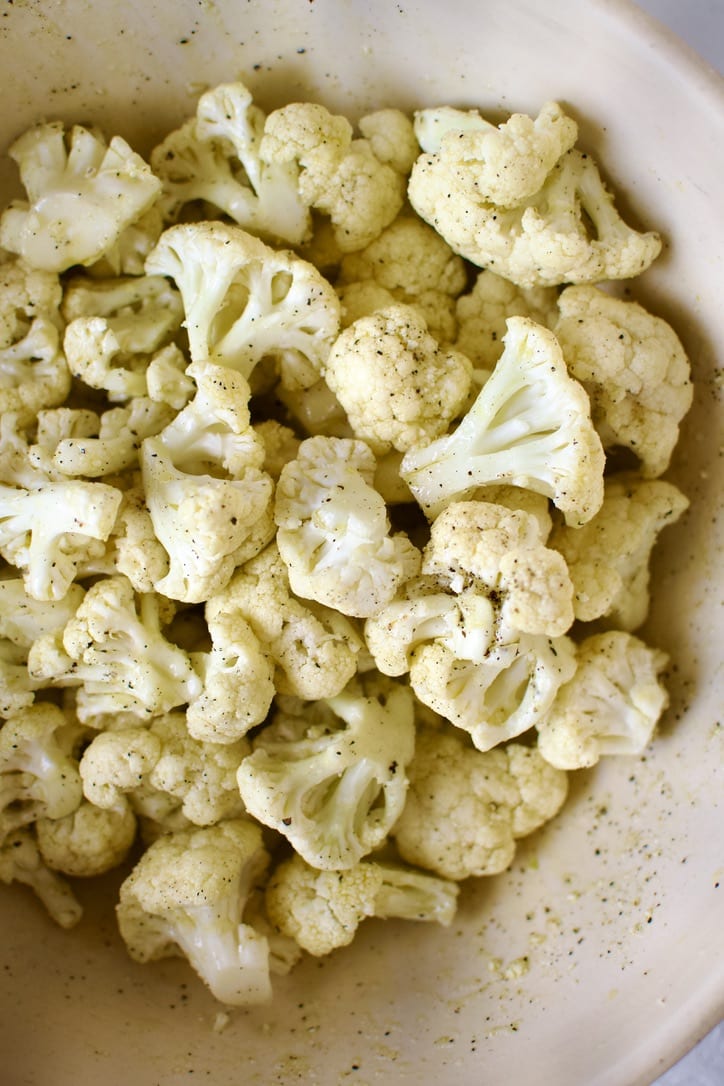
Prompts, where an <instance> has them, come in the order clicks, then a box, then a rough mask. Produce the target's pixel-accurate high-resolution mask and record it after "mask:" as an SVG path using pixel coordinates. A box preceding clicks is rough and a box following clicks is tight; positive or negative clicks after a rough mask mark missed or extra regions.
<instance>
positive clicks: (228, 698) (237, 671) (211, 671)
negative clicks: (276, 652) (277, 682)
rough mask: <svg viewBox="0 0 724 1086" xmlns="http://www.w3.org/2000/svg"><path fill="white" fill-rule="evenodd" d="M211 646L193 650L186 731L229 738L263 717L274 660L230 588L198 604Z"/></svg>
mask: <svg viewBox="0 0 724 1086" xmlns="http://www.w3.org/2000/svg"><path fill="white" fill-rule="evenodd" d="M204 614H205V616H206V623H207V625H208V628H209V633H210V635H211V641H212V645H211V651H210V652H208V653H195V654H194V662H195V665H196V669H197V671H198V673H199V675H200V676H201V682H202V689H201V691H200V693H199V694H198V696H197V697H195V698H194V699H193V700H192V701H191V703H190V705H189V707H188V710H187V712H186V723H187V725H188V730H189V733H190V734H191V735H192V736H193V737H194V738H195V739H198V740H201V741H204V742H209V743H235V742H236V741H237V740H238V739H240V738H241V737H242V736H244V735H246V733H247V732H248V731H249V730H250V729H251V728H253V727H255V726H256V725H257V724H261V723H262V721H263V720H264V719H265V717H266V715H267V713H268V712H269V708H270V706H271V703H272V700H273V698H274V692H275V691H274V665H273V663H272V661H271V660H270V659H269V657H268V655H267V654H266V652H265V651H264V649H263V647H262V646H261V645H260V643H259V641H258V639H257V637H256V635H255V634H254V631H253V629H252V628H251V626H250V624H249V623H248V622H246V621H245V619H244V618H243V615H242V614H241V613H240V609H239V608H238V607H237V605H236V601H235V599H234V593H233V589H232V590H231V591H229V592H223V591H222V592H220V593H219V594H218V595H215V596H211V597H210V598H209V599H208V600H207V602H206V605H205V607H204Z"/></svg>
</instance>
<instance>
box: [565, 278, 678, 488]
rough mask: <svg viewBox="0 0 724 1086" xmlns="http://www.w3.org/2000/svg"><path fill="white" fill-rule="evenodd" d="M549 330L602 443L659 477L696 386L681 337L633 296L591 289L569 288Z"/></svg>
mask: <svg viewBox="0 0 724 1086" xmlns="http://www.w3.org/2000/svg"><path fill="white" fill-rule="evenodd" d="M558 309H559V311H560V316H559V319H558V321H557V323H556V324H555V326H554V327H555V333H556V337H557V338H558V341H559V343H560V345H561V349H562V351H563V355H564V357H565V359H566V364H567V366H568V369H569V371H570V373H571V375H572V376H573V377H575V378H576V379H577V380H578V381H580V382H581V384H582V385H583V387H584V388H585V389H586V391H587V392H588V395H589V397H590V400H591V414H592V418H593V424H594V426H595V427H596V429H597V430H598V433H599V435H600V437H601V440H602V442H603V445H604V448H606V449H615V448H616V447H624V448H626V449H629V450H631V452H632V453H633V454H634V456H636V457H637V459H638V460H639V461H640V470H641V473H642V474H643V475H645V476H647V477H648V478H652V477H655V476H658V475H662V474H663V472H665V471H666V469H667V468H668V466H669V463H670V461H671V456H672V453H673V451H674V446H675V445H676V442H677V441H678V439H679V424H680V422H681V420H682V419H683V417H684V415H685V414H686V413H687V411H688V410H689V408H690V407H691V403H692V399H693V395H694V386H693V384H692V381H691V376H690V367H689V360H688V358H687V356H686V352H685V351H684V348H683V346H682V343H681V341H680V339H679V337H678V336H677V335H676V332H674V330H673V328H672V327H671V325H669V324H667V322H666V321H665V320H663V319H662V318H661V317H656V316H654V315H653V314H652V313H649V312H647V311H646V310H645V309H644V307H643V306H641V305H639V304H638V302H631V301H624V300H623V299H620V298H614V297H612V296H611V295H610V294H606V293H605V292H604V291H602V290H598V289H597V288H596V287H590V286H572V287H567V288H566V289H565V290H564V291H563V293H562V294H561V296H560V298H559V300H558Z"/></svg>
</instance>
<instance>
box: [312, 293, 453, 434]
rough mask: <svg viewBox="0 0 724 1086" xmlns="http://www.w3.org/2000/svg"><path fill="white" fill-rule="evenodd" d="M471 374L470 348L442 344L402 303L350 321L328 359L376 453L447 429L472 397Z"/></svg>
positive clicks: (334, 384)
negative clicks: (463, 349)
mask: <svg viewBox="0 0 724 1086" xmlns="http://www.w3.org/2000/svg"><path fill="white" fill-rule="evenodd" d="M471 378H472V366H471V364H470V361H469V360H468V359H467V358H466V357H465V355H463V354H460V353H459V352H458V351H452V350H445V349H442V348H440V347H439V346H438V344H437V342H436V341H435V339H434V338H433V337H432V336H431V335H430V333H429V332H428V330H427V325H426V323H425V320H424V318H423V317H422V316H421V314H420V313H419V312H417V310H416V309H415V308H414V307H413V306H408V305H402V304H396V305H392V306H389V307H388V308H387V309H383V310H380V311H379V312H378V313H375V314H373V315H372V316H369V317H362V318H360V320H358V321H355V323H354V324H352V325H350V327H349V328H346V329H345V330H344V331H343V332H342V333H341V334H340V335H339V337H338V338H337V340H336V341H335V343H334V344H333V345H332V349H331V351H330V352H329V355H328V356H327V361H326V363H325V365H324V379H325V381H326V382H327V384H328V385H329V387H330V388H331V390H332V392H333V393H334V394H335V396H336V397H337V399H338V400H339V402H340V403H341V405H342V407H343V408H344V410H345V412H346V415H347V418H348V420H349V422H350V425H351V426H352V429H353V431H354V434H355V436H356V437H358V438H360V439H362V440H363V441H366V442H367V444H368V445H369V446H370V448H371V449H372V450H373V452H375V453H377V454H378V455H381V454H383V453H386V452H389V451H390V449H393V448H394V449H397V450H398V451H399V452H406V451H407V450H408V449H410V448H412V447H413V446H415V445H421V444H425V443H428V442H430V441H433V440H434V439H435V438H437V437H439V436H440V435H441V434H444V433H445V432H446V430H447V429H448V427H449V426H450V423H451V422H452V420H453V419H454V418H455V417H456V416H457V415H458V414H459V413H460V411H461V409H462V408H463V407H464V405H465V403H466V401H467V398H468V393H469V390H470V382H471Z"/></svg>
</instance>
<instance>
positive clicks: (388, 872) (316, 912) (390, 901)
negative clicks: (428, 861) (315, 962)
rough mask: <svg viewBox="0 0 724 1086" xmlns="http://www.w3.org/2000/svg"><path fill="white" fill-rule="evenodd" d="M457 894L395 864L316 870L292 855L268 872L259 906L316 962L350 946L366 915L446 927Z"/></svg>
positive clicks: (448, 886)
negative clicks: (264, 891) (325, 955)
mask: <svg viewBox="0 0 724 1086" xmlns="http://www.w3.org/2000/svg"><path fill="white" fill-rule="evenodd" d="M458 893H459V887H458V886H457V884H456V883H454V882H450V881H448V880H447V879H440V878H436V877H435V876H433V875H429V874H427V873H424V872H421V871H415V870H413V869H412V868H408V867H405V866H403V865H401V864H389V863H377V862H374V861H369V860H362V861H360V863H358V864H355V866H354V867H351V868H349V869H348V870H345V871H319V870H317V869H316V868H314V867H311V866H310V865H309V864H307V863H306V862H305V861H304V860H303V859H302V858H301V857H300V856H298V855H296V854H295V855H293V856H292V857H291V858H290V859H287V860H284V861H282V863H280V864H279V865H278V866H277V867H276V868H275V869H274V871H273V872H272V875H271V877H270V879H269V882H268V884H267V887H266V895H265V901H266V910H267V915H268V917H269V921H270V923H271V924H272V925H273V926H274V927H275V928H277V929H278V930H279V931H280V932H281V933H282V934H283V935H287V936H289V937H290V938H292V939H294V940H295V942H297V943H298V944H299V946H300V947H302V949H304V950H306V951H307V953H308V954H313V955H314V956H315V957H321V956H322V955H324V954H330V953H331V952H332V951H333V950H336V948H337V947H340V946H347V945H348V944H349V943H351V942H352V939H353V938H354V935H355V933H356V931H357V928H358V927H359V924H360V922H361V921H362V920H364V919H365V918H366V917H370V916H377V917H385V918H387V917H400V918H404V919H407V920H427V921H436V922H437V923H439V924H442V925H443V926H445V927H447V926H448V925H449V924H451V923H452V920H453V917H454V916H455V910H456V907H457V897H458Z"/></svg>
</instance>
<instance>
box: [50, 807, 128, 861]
mask: <svg viewBox="0 0 724 1086" xmlns="http://www.w3.org/2000/svg"><path fill="white" fill-rule="evenodd" d="M35 832H36V836H37V841H38V849H39V850H40V855H41V856H42V858H43V860H44V862H45V863H46V864H47V866H48V867H49V868H50V869H51V871H59V872H61V874H63V875H70V876H72V877H74V878H92V877H95V876H97V875H104V874H105V873H106V872H107V871H112V870H113V868H114V867H118V866H119V864H121V863H123V861H124V860H125V858H126V857H127V855H128V853H129V852H130V850H131V847H132V845H133V842H134V841H135V839H136V816H135V815H134V813H133V811H132V810H131V807H130V805H129V803H128V802H127V801H125V800H124V801H122V802H120V803H119V804H118V805H117V806H115V807H109V808H105V809H104V808H101V807H95V806H94V805H93V804H92V803H89V802H88V801H87V800H83V802H82V803H81V804H80V806H79V807H77V808H76V810H75V811H73V812H72V813H71V814H68V815H65V816H64V817H62V818H52V819H51V818H39V819H38V821H37V823H36V825H35Z"/></svg>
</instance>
